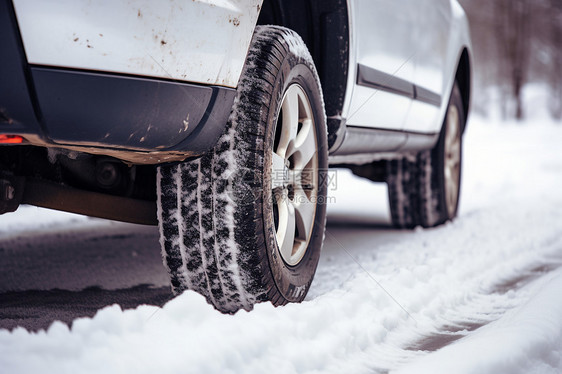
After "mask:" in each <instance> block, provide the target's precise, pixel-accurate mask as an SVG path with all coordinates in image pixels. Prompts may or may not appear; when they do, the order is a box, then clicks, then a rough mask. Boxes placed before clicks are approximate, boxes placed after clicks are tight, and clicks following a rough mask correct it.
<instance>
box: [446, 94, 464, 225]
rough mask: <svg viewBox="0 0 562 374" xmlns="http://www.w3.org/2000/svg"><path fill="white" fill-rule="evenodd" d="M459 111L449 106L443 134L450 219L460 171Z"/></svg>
mask: <svg viewBox="0 0 562 374" xmlns="http://www.w3.org/2000/svg"><path fill="white" fill-rule="evenodd" d="M460 131H461V129H460V117H459V110H458V109H457V107H456V106H455V105H450V106H449V110H448V113H447V129H446V133H445V193H446V199H447V212H448V214H449V218H452V217H453V216H454V214H455V211H456V209H457V201H458V198H459V183H460V169H461V136H460Z"/></svg>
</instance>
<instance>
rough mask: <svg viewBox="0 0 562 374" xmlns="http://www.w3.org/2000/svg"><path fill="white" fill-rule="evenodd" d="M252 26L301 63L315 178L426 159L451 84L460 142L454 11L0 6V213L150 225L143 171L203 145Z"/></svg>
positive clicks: (197, 4) (4, 0)
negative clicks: (270, 33)
mask: <svg viewBox="0 0 562 374" xmlns="http://www.w3.org/2000/svg"><path fill="white" fill-rule="evenodd" d="M256 25H277V26H282V27H284V28H286V29H287V30H292V31H293V32H295V33H296V34H298V35H299V36H300V38H302V41H303V43H304V44H305V47H304V48H301V49H307V50H308V51H310V55H311V56H312V59H313V63H314V65H315V67H314V68H311V69H312V70H314V71H317V73H318V77H319V78H318V79H319V83H320V84H321V89H322V97H323V99H322V100H323V108H322V110H323V112H324V114H325V116H326V126H327V133H326V135H327V144H326V147H327V148H328V150H329V151H328V153H329V163H330V165H337V166H344V167H349V168H352V170H353V171H354V172H355V173H357V174H358V175H362V176H366V177H368V178H370V179H372V180H386V178H387V173H385V170H386V166H385V165H386V164H385V163H386V162H389V161H390V160H397V159H402V158H404V157H408V155H412V154H417V153H418V152H421V151H425V150H429V149H432V148H434V147H435V145H436V144H437V143H438V141H439V137H440V134H441V133H442V129H443V128H444V126H443V124H444V122H446V116H447V113H448V109H449V107H450V102H451V95H452V94H453V92H454V87H457V86H458V91H459V93H460V97H459V100H458V101H459V103H460V104H459V105H460V106H461V108H460V110H461V111H462V112H463V114H464V117H463V118H464V119H463V120H462V121H461V122H462V123H461V126H462V128H463V129H464V124H465V122H466V115H467V114H468V111H469V106H470V96H471V83H470V82H471V57H470V56H471V42H470V37H469V28H468V22H467V19H466V16H465V14H464V11H463V10H462V8H461V6H460V5H459V4H458V2H457V1H456V0H400V1H394V2H388V1H383V0H347V1H345V0H327V1H319V0H306V1H301V0H265V1H262V0H196V1H173V0H164V1H158V2H156V1H149V0H135V1H125V0H113V1H97V2H91V1H85V0H49V1H45V0H42V1H40V0H13V1H9V0H0V47H1V48H2V51H3V57H2V59H1V60H0V67H1V69H0V180H1V182H2V183H1V184H0V187H1V189H0V193H1V195H0V197H1V198H0V213H6V212H10V211H13V210H15V209H17V206H18V205H19V204H20V203H28V204H33V205H38V206H44V207H48V208H54V209H61V210H67V211H72V212H77V213H82V214H88V215H93V216H99V217H104V218H110V219H117V220H123V221H130V222H136V223H144V224H156V213H157V204H156V202H157V197H158V196H159V194H160V189H159V188H160V187H158V188H157V187H156V183H155V179H156V178H157V176H156V169H157V167H159V166H161V165H168V164H170V163H181V162H184V161H186V162H189V161H190V160H197V159H198V158H199V157H201V156H203V155H206V154H208V152H210V151H211V150H212V149H213V147H216V146H217V144H218V142H219V138H220V137H221V136H223V134H224V133H225V131H226V130H225V129H227V123H228V121H229V117H230V118H232V117H231V116H232V114H231V113H232V111H233V105H235V104H236V103H237V100H238V99H236V97H237V92H238V94H239V93H240V90H241V83H240V82H241V81H242V78H241V77H242V75H243V74H244V72H245V71H247V70H248V66H249V65H251V64H252V61H250V60H247V56H249V55H248V53H249V52H248V51H249V50H251V43H252V38H253V35H254V34H255V30H256ZM287 40H289V43H291V39H287ZM299 43H300V42H299ZM297 44H298V43H297ZM308 51H306V53H305V52H302V51H300V50H295V51H291V53H292V54H293V55H297V56H298V55H299V54H300V53H301V52H302V54H308ZM245 69H246V70H245ZM306 92H308V91H307V90H306V89H305V90H304V91H302V92H301V93H300V94H299V95H301V94H305V95H306ZM299 97H300V96H299ZM305 102H306V100H304V101H303V103H305ZM302 105H305V104H302ZM302 105H301V107H302ZM305 106H306V105H305ZM318 147H321V145H318ZM274 161H275V160H274ZM287 162H288V161H287ZM281 165H282V164H281ZM381 165H382V166H381ZM455 214H456V213H455ZM303 297H304V296H303Z"/></svg>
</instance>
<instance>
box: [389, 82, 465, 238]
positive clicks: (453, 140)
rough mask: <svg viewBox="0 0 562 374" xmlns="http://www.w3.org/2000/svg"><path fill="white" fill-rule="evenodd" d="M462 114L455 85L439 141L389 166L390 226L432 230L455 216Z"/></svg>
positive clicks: (459, 168) (457, 199) (460, 154)
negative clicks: (431, 147)
mask: <svg viewBox="0 0 562 374" xmlns="http://www.w3.org/2000/svg"><path fill="white" fill-rule="evenodd" d="M464 123H465V113H464V109H463V105H462V97H461V93H460V90H459V87H458V85H457V84H456V83H455V85H454V87H453V92H452V94H451V99H450V101H449V106H448V109H447V115H446V117H445V121H444V123H443V126H442V129H441V133H440V135H439V140H438V141H437V144H436V145H435V147H434V148H433V149H431V150H427V151H423V152H420V153H419V154H417V155H410V156H407V157H404V158H402V159H399V160H392V161H390V162H388V164H387V165H388V166H387V183H388V193H389V200H390V212H391V216H392V223H393V224H394V225H395V226H396V227H399V228H414V227H416V226H423V227H433V226H437V225H440V224H442V223H444V222H446V221H448V220H452V219H453V218H455V217H456V215H457V209H458V204H459V195H460V182H461V157H462V132H463V126H464Z"/></svg>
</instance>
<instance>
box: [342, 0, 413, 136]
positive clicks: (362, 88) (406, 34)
mask: <svg viewBox="0 0 562 374" xmlns="http://www.w3.org/2000/svg"><path fill="white" fill-rule="evenodd" d="M418 1H419V0H349V1H348V6H349V10H350V23H351V28H350V29H351V44H352V46H351V51H352V52H351V56H350V61H351V66H350V68H351V69H352V73H353V72H355V76H356V82H355V83H356V84H355V85H354V86H353V91H352V93H351V100H350V104H349V107H348V108H349V110H348V112H347V113H346V114H347V116H346V117H347V125H348V126H360V127H373V128H380V129H393V130H400V129H402V128H403V126H404V123H405V121H406V119H407V115H408V111H409V108H410V105H411V103H412V98H413V96H414V92H413V84H412V82H413V80H414V76H415V53H416V48H415V40H416V37H415V33H416V30H417V27H416V22H417V18H418V15H417V14H416V13H417V9H418V6H417V5H416V3H417V2H418ZM353 70H355V71H353ZM346 114H345V113H344V115H346Z"/></svg>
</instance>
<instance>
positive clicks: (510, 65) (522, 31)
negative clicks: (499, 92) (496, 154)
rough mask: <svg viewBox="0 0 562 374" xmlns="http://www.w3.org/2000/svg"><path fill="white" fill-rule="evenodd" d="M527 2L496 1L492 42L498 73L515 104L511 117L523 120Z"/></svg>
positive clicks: (526, 56)
mask: <svg viewBox="0 0 562 374" xmlns="http://www.w3.org/2000/svg"><path fill="white" fill-rule="evenodd" d="M529 4H530V0H496V1H495V2H494V14H495V18H496V21H497V23H496V34H495V35H496V39H497V43H498V47H499V48H498V52H499V53H500V56H499V58H498V61H499V62H500V64H499V66H498V67H499V73H500V74H501V75H506V76H507V78H508V82H509V84H510V86H511V87H510V88H511V96H512V98H513V100H514V101H515V113H514V114H515V118H517V119H518V120H520V119H523V98H522V92H521V91H522V88H523V85H524V84H525V83H526V79H527V69H528V65H529V58H530V51H531V49H530V35H529V22H530V19H531V16H530V14H529V13H531V9H530V6H529Z"/></svg>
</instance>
